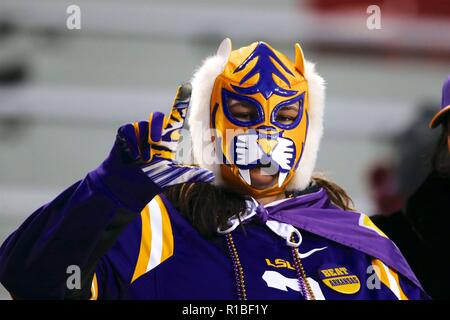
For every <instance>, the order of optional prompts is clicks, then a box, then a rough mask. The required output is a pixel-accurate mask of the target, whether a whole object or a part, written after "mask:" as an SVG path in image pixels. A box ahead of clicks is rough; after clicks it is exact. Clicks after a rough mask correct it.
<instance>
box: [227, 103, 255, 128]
mask: <svg viewBox="0 0 450 320" xmlns="http://www.w3.org/2000/svg"><path fill="white" fill-rule="evenodd" d="M227 107H228V111H229V113H230V115H231V116H232V117H233V118H234V119H235V120H237V121H239V122H244V123H254V122H256V121H258V120H259V118H260V115H259V112H258V107H257V106H256V105H255V104H253V103H251V102H249V101H242V100H238V99H235V98H228V99H227Z"/></svg>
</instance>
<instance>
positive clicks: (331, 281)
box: [319, 265, 361, 294]
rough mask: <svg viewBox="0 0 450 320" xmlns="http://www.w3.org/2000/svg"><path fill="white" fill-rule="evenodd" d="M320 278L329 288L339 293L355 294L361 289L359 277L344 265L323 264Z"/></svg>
mask: <svg viewBox="0 0 450 320" xmlns="http://www.w3.org/2000/svg"><path fill="white" fill-rule="evenodd" d="M319 278H320V279H321V280H322V282H323V283H324V284H325V285H326V286H327V287H328V288H330V289H332V290H334V291H337V292H339V293H343V294H354V293H357V292H358V291H359V289H361V282H360V281H359V278H358V277H357V276H356V275H355V274H354V273H352V272H351V271H350V270H349V269H348V268H347V267H344V266H338V265H325V266H322V267H321V268H320V269H319Z"/></svg>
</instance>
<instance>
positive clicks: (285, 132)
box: [189, 40, 321, 196]
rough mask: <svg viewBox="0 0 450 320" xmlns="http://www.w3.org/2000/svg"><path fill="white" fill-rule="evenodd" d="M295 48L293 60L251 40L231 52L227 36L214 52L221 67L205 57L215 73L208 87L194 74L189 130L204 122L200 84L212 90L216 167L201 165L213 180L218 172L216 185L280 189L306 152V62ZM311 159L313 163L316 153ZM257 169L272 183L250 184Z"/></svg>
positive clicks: (255, 190) (268, 191) (244, 189)
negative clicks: (272, 179) (272, 177)
mask: <svg viewBox="0 0 450 320" xmlns="http://www.w3.org/2000/svg"><path fill="white" fill-rule="evenodd" d="M295 48H296V61H295V63H293V62H292V61H291V60H289V59H288V58H287V57H286V56H285V55H283V54H282V53H280V52H278V51H276V50H274V49H273V48H272V47H271V46H270V45H268V44H267V43H264V42H255V43H253V44H251V45H249V46H247V47H243V48H240V49H238V50H235V51H231V42H230V41H229V40H225V41H224V42H223V43H222V45H221V47H220V48H219V50H218V54H217V57H219V58H220V57H221V58H222V65H219V66H218V68H217V69H214V67H215V65H214V64H213V63H211V61H209V62H210V64H211V65H210V66H207V67H208V68H207V69H206V71H207V72H209V76H211V74H215V79H214V81H213V82H210V83H209V88H206V87H207V86H206V85H205V77H203V78H202V77H198V75H199V73H200V75H201V72H200V71H201V69H200V71H199V72H198V73H197V77H195V76H194V79H193V96H192V100H191V116H190V118H189V123H190V124H191V128H190V130H192V129H193V128H192V123H193V121H195V120H198V119H199V118H200V117H203V120H205V118H204V117H205V115H202V116H201V115H200V114H199V112H201V111H200V110H203V112H204V111H205V110H204V109H205V107H206V105H203V106H202V107H201V108H199V107H198V105H199V104H201V103H203V104H204V103H205V102H204V101H203V102H202V101H200V100H201V99H200V97H201V95H202V94H203V95H205V92H197V93H196V92H195V89H196V84H197V90H199V89H198V87H200V82H201V83H202V86H203V87H204V90H206V94H207V93H209V92H210V99H209V110H208V111H209V112H208V115H209V119H208V120H209V127H210V128H212V129H214V131H215V134H214V137H213V140H214V145H215V152H216V155H217V156H218V158H219V160H220V163H219V164H218V166H219V169H220V170H218V168H217V167H216V168H211V167H209V168H208V166H205V165H204V167H207V168H208V169H213V171H215V173H216V179H217V175H218V172H217V171H219V172H220V177H221V179H219V184H220V183H223V182H225V183H227V184H229V185H232V186H233V187H235V188H236V189H237V190H240V191H241V192H244V193H247V194H250V195H252V196H261V195H274V194H278V193H281V192H283V191H284V190H285V189H286V188H287V187H288V185H289V184H290V182H291V180H292V179H293V178H294V176H295V173H296V170H297V169H298V168H299V164H300V163H301V160H302V157H303V155H304V151H305V146H306V143H307V137H308V132H309V125H310V106H309V103H308V102H309V90H308V81H307V79H306V78H305V61H304V58H303V53H302V50H301V48H300V46H299V45H298V44H296V46H295ZM217 57H216V58H217ZM225 57H226V61H225ZM213 62H214V61H213ZM205 65H208V61H207V62H205ZM219 70H220V71H221V72H220V73H218V71H219ZM199 78H200V79H199ZM235 105H239V106H245V107H244V113H238V114H236V112H235V111H234V110H235V109H236V108H234V106H235ZM289 112H290V113H289ZM286 114H289V115H290V117H288V118H287V117H286ZM320 124H321V123H320ZM320 129H321V128H320ZM320 131H321V130H320ZM191 135H192V139H193V147H194V157H195V153H196V149H198V145H197V146H196V139H197V140H198V134H197V133H196V132H195V129H194V132H193V134H192V133H191ZM320 135H321V132H320ZM319 139H320V137H319ZM313 149H314V148H313ZM312 151H314V150H312ZM315 153H317V148H316V150H315ZM195 158H197V157H195ZM310 158H311V157H310ZM313 158H314V161H315V155H314V157H313ZM196 160H198V159H196ZM198 162H200V165H201V161H197V163H198ZM258 167H262V168H265V171H264V172H266V173H267V174H271V175H276V177H277V181H276V182H275V183H274V184H273V185H272V186H271V187H269V188H265V189H258V188H256V187H255V186H253V185H252V181H251V178H250V170H251V169H253V168H258ZM309 178H310V177H308V180H309ZM302 183H303V182H302Z"/></svg>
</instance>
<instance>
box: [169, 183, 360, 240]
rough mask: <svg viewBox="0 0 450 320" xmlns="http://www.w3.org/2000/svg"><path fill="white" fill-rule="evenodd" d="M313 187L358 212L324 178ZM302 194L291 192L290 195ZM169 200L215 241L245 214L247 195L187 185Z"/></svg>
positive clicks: (174, 189) (174, 191) (176, 188)
mask: <svg viewBox="0 0 450 320" xmlns="http://www.w3.org/2000/svg"><path fill="white" fill-rule="evenodd" d="M312 181H313V185H317V186H320V187H322V188H324V189H325V190H326V191H327V193H328V196H329V197H330V200H331V202H332V203H333V204H335V205H336V206H338V207H339V208H342V209H343V210H354V209H353V201H352V199H351V198H350V197H349V196H348V194H347V193H346V192H345V191H344V189H342V188H341V187H339V186H338V185H337V184H336V183H334V182H331V181H329V180H327V179H325V178H324V177H323V176H314V177H313V178H312ZM296 193H297V194H298V192H287V194H286V196H288V197H289V196H291V195H295V194H296ZM164 195H165V196H166V198H167V199H168V200H169V201H170V202H171V203H172V204H173V205H174V206H175V208H176V209H177V210H178V211H179V212H180V213H181V214H182V215H183V216H184V217H185V218H186V219H187V220H188V221H189V222H190V223H191V224H192V225H193V226H194V228H196V229H197V230H198V231H199V233H200V234H202V235H203V236H204V237H206V238H212V237H214V236H215V235H216V234H217V233H216V230H217V228H218V227H220V228H225V227H226V225H227V221H228V219H229V218H230V217H232V216H234V215H238V216H239V215H240V214H241V213H242V212H244V211H245V208H246V205H245V200H246V199H248V197H247V196H245V195H242V194H239V193H237V192H235V191H233V190H231V189H229V188H227V187H218V186H214V185H211V184H208V183H185V184H180V185H175V186H172V187H170V188H168V189H166V190H165V191H164Z"/></svg>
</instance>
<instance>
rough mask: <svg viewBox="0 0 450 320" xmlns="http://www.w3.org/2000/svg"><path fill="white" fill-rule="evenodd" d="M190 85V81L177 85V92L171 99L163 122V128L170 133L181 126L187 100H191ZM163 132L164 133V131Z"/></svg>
mask: <svg viewBox="0 0 450 320" xmlns="http://www.w3.org/2000/svg"><path fill="white" fill-rule="evenodd" d="M191 92H192V87H191V84H190V83H185V84H183V85H181V86H179V87H178V90H177V94H176V95H175V99H174V101H173V105H172V110H171V112H170V115H169V117H168V118H167V121H166V123H165V124H164V130H165V131H166V132H167V131H168V133H169V134H170V135H172V134H174V132H175V131H177V132H176V133H175V134H177V133H178V131H179V130H180V129H181V128H182V127H183V125H184V121H185V119H186V114H187V111H188V106H189V102H190V100H191ZM166 132H165V133H166Z"/></svg>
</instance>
